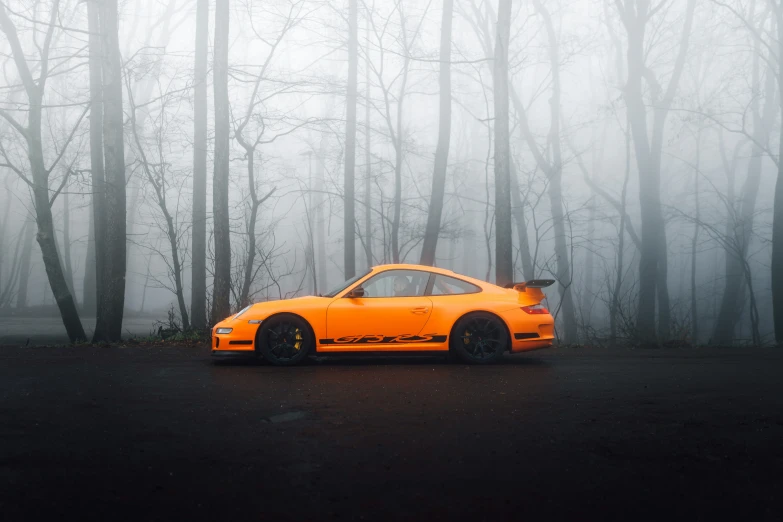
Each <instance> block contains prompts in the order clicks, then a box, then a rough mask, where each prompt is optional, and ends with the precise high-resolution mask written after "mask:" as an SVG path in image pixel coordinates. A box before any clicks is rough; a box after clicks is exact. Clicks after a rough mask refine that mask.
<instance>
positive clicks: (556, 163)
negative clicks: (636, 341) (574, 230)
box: [534, 0, 579, 344]
mask: <svg viewBox="0 0 783 522" xmlns="http://www.w3.org/2000/svg"><path fill="white" fill-rule="evenodd" d="M534 4H535V6H536V10H537V11H538V12H539V13H540V14H541V17H542V18H543V19H544V27H545V28H546V32H547V36H548V40H549V61H550V64H551V71H552V98H551V99H550V100H549V109H550V112H549V114H550V120H551V121H550V128H549V147H550V152H551V154H552V161H551V163H550V169H549V201H550V206H551V208H552V225H553V228H554V232H555V257H556V259H557V280H558V282H559V283H560V284H559V292H560V300H561V303H562V309H561V312H562V314H563V341H564V342H566V343H568V344H571V343H576V342H577V341H578V336H579V332H578V329H577V322H576V309H575V308H576V307H575V306H574V295H573V292H572V290H571V283H572V281H571V256H570V255H569V253H568V244H567V242H566V239H567V238H566V230H565V226H566V218H565V215H564V213H563V181H562V178H563V158H562V152H561V150H560V53H559V50H558V43H557V36H556V34H555V28H554V26H553V24H552V17H551V16H550V15H549V11H547V9H546V8H545V7H544V5H543V4H542V3H541V2H539V1H538V0H535V1H534Z"/></svg>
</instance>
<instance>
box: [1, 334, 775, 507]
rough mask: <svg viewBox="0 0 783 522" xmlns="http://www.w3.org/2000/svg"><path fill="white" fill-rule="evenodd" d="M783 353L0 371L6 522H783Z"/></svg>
mask: <svg viewBox="0 0 783 522" xmlns="http://www.w3.org/2000/svg"><path fill="white" fill-rule="evenodd" d="M781 376H783V353H781V352H780V351H778V350H774V349H766V350H761V349H756V350H727V349H724V350H715V349H700V350H687V349H681V350H672V349H669V350H624V351H622V350H618V351H610V350H591V349H572V348H566V349H553V350H542V351H538V352H532V353H530V354H527V355H514V356H508V357H506V358H505V360H504V361H503V362H502V363H501V364H497V365H492V366H485V367H476V366H465V365H462V364H456V363H447V362H446V361H444V360H443V359H442V358H409V357H406V358H398V359H394V358H381V359H372V358H359V357H356V358H353V357H352V358H348V359H345V358H321V357H319V358H317V359H315V360H313V361H310V362H308V364H306V365H303V366H300V367H294V368H277V367H272V366H268V365H264V364H260V363H258V362H256V361H229V362H221V363H219V364H217V363H213V361H211V360H210V355H209V352H208V348H207V347H206V346H203V345H196V346H191V347H184V346H166V347H161V346H129V345H126V346H124V347H119V346H115V347H90V346H81V347H78V346H74V347H59V348H56V347H34V346H29V347H26V348H25V347H11V346H6V347H2V349H0V383H2V386H0V397H1V399H0V513H2V514H3V515H2V518H3V519H4V520H9V521H24V520H46V519H54V520H57V519H65V518H69V519H74V520H101V521H103V520H134V521H153V520H275V521H277V520H307V521H312V520H346V519H350V520H361V519H364V520H422V519H425V518H426V519H428V520H471V521H479V520H512V519H514V520H521V519H524V518H528V519H531V518H532V519H537V520H543V519H546V520H599V519H600V520H689V521H691V520H715V519H719V520H725V519H736V520H754V521H760V520H780V519H781V515H783V473H781V471H783V444H781V441H783V378H781Z"/></svg>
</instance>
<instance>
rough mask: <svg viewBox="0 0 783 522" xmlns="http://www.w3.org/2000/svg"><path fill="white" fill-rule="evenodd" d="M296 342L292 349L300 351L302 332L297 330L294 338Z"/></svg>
mask: <svg viewBox="0 0 783 522" xmlns="http://www.w3.org/2000/svg"><path fill="white" fill-rule="evenodd" d="M294 339H295V340H296V342H295V343H294V348H296V351H297V352H298V351H299V350H301V349H302V331H301V330H299V328H297V329H296V336H295V337H294Z"/></svg>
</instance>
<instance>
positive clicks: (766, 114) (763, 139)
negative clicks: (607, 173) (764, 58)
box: [712, 43, 775, 345]
mask: <svg viewBox="0 0 783 522" xmlns="http://www.w3.org/2000/svg"><path fill="white" fill-rule="evenodd" d="M760 52H761V49H760V45H759V44H758V43H756V48H755V54H754V60H753V81H752V87H751V89H752V91H753V92H758V91H759V87H760V83H761V82H760V71H759V64H760V58H759V54H760ZM766 76H767V78H766V82H765V88H764V99H765V102H764V108H763V111H762V110H760V107H759V102H758V98H757V97H754V99H753V102H752V111H753V145H752V147H751V153H750V161H749V162H748V174H747V176H746V178H745V183H744V184H743V186H742V196H741V197H742V199H741V200H740V204H739V205H740V208H739V209H735V208H734V190H733V179H730V189H729V191H728V194H727V198H726V199H727V201H728V203H729V205H730V206H728V205H727V208H726V210H727V214H728V216H727V219H726V245H725V257H726V268H725V271H726V272H725V273H726V275H725V278H724V280H725V281H724V289H723V296H722V298H721V304H720V309H719V312H718V315H717V318H716V320H715V329H714V330H713V335H712V343H713V344H717V345H729V344H731V343H732V342H733V341H734V331H735V328H736V326H737V322H738V320H739V317H740V315H741V314H740V311H741V310H742V307H743V304H744V302H745V280H746V276H745V270H744V267H745V264H746V263H745V257H746V256H747V253H748V246H749V244H750V240H751V236H752V235H753V221H754V216H755V213H756V198H757V196H758V191H759V185H760V182H761V170H762V169H761V167H762V159H763V156H764V150H763V149H762V147H761V146H760V145H758V144H767V143H769V134H770V129H771V127H772V125H773V123H774V117H775V111H774V110H773V107H772V105H773V103H774V100H775V75H774V74H773V71H772V70H769V71H768V72H767V75H766ZM721 144H722V143H721ZM737 152H738V150H735V158H736V154H737ZM734 161H735V160H734ZM724 164H725V165H724V167H725V168H726V169H727V174H729V175H730V176H733V175H734V164H733V162H732V164H729V163H728V161H727V160H726V159H725V158H724Z"/></svg>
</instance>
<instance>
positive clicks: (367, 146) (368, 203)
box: [322, 12, 373, 284]
mask: <svg viewBox="0 0 783 522" xmlns="http://www.w3.org/2000/svg"><path fill="white" fill-rule="evenodd" d="M370 16H371V14H370V12H367V13H366V18H365V23H364V30H365V33H366V34H367V46H366V48H365V50H364V70H365V76H366V80H367V85H366V86H365V93H364V100H365V105H364V164H365V171H366V172H365V178H364V251H365V255H366V256H367V269H368V270H369V269H370V267H372V265H373V260H372V153H371V146H372V128H371V127H370V103H371V102H370ZM322 284H323V283H322Z"/></svg>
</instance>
